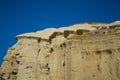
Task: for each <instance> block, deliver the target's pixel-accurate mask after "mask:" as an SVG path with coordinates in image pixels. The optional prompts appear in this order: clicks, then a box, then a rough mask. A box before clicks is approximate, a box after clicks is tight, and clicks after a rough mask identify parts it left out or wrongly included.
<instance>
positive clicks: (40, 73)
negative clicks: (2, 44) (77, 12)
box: [0, 21, 120, 80]
mask: <svg viewBox="0 0 120 80" xmlns="http://www.w3.org/2000/svg"><path fill="white" fill-rule="evenodd" d="M16 39H17V40H18V41H17V43H16V44H15V45H13V46H12V47H11V48H9V49H8V52H7V55H6V56H5V57H4V61H3V64H2V66H1V68H0V80H120V21H116V22H113V23H110V24H107V23H91V22H90V23H88V22H86V23H81V24H75V25H72V26H68V27H62V28H57V29H56V28H49V29H45V30H42V31H37V32H32V33H25V34H21V35H18V36H16Z"/></svg>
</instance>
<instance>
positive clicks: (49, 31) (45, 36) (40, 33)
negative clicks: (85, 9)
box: [16, 21, 120, 39]
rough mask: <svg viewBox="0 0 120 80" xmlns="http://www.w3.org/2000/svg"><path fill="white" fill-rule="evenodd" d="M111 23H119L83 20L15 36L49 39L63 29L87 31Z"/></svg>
mask: <svg viewBox="0 0 120 80" xmlns="http://www.w3.org/2000/svg"><path fill="white" fill-rule="evenodd" d="M113 25H120V21H116V22H113V23H110V24H108V23H91V22H85V23H81V24H75V25H72V26H68V27H62V28H48V29H45V30H41V31H37V32H31V33H25V34H21V35H17V36H16V38H17V39H18V38H22V37H34V38H41V39H49V38H50V36H51V35H52V34H54V33H55V32H60V33H64V32H65V31H74V32H76V31H77V30H88V31H94V30H97V29H101V28H109V27H110V26H113Z"/></svg>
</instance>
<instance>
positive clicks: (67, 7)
mask: <svg viewBox="0 0 120 80" xmlns="http://www.w3.org/2000/svg"><path fill="white" fill-rule="evenodd" d="M116 20H120V0H0V37H1V38H0V64H1V62H2V60H3V57H4V56H5V54H6V51H7V49H8V48H9V47H11V46H12V45H13V44H15V43H16V40H15V39H14V38H15V36H16V35H18V34H22V33H26V32H33V31H38V30H42V29H45V28H48V27H56V28H57V27H62V26H68V25H72V24H76V23H80V22H108V23H110V22H113V21H116Z"/></svg>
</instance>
